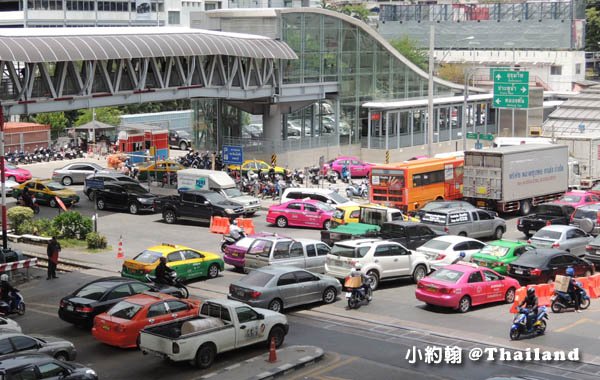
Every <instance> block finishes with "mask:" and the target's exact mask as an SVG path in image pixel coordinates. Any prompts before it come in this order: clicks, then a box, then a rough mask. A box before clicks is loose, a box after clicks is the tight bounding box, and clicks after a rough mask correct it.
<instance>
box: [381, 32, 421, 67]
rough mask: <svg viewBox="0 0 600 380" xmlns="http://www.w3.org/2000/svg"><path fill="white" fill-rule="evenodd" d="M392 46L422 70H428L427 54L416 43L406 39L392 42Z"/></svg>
mask: <svg viewBox="0 0 600 380" xmlns="http://www.w3.org/2000/svg"><path fill="white" fill-rule="evenodd" d="M390 44H391V45H392V46H393V47H394V48H395V49H396V50H398V52H400V54H402V55H403V56H404V57H406V59H408V60H409V61H411V62H412V63H414V64H415V65H417V66H419V67H420V68H421V69H422V70H427V65H428V64H429V63H428V57H427V52H426V51H425V50H423V49H419V48H418V47H417V44H416V43H415V41H413V40H411V39H410V38H408V37H404V38H402V39H400V40H391V41H390Z"/></svg>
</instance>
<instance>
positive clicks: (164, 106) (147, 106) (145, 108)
mask: <svg viewBox="0 0 600 380" xmlns="http://www.w3.org/2000/svg"><path fill="white" fill-rule="evenodd" d="M118 108H119V111H121V113H122V114H123V115H130V114H136V113H153V112H167V111H183V110H189V109H190V108H191V104H190V99H181V100H171V101H167V102H149V103H139V104H129V105H126V106H120V107H118Z"/></svg>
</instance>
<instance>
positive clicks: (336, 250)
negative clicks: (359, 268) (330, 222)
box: [331, 244, 370, 257]
mask: <svg viewBox="0 0 600 380" xmlns="http://www.w3.org/2000/svg"><path fill="white" fill-rule="evenodd" d="M369 248H370V247H358V248H354V247H348V246H345V245H338V244H334V246H333V248H331V254H332V255H335V256H343V257H365V255H366V254H367V252H369Z"/></svg>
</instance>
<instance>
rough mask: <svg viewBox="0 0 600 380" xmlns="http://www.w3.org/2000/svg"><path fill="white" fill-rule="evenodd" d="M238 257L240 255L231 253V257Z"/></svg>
mask: <svg viewBox="0 0 600 380" xmlns="http://www.w3.org/2000/svg"><path fill="white" fill-rule="evenodd" d="M239 255H240V254H239V253H237V252H232V253H231V256H235V257H238V256H239Z"/></svg>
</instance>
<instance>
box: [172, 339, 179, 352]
mask: <svg viewBox="0 0 600 380" xmlns="http://www.w3.org/2000/svg"><path fill="white" fill-rule="evenodd" d="M173 353H174V354H178V353H179V345H178V344H177V343H176V342H173Z"/></svg>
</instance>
